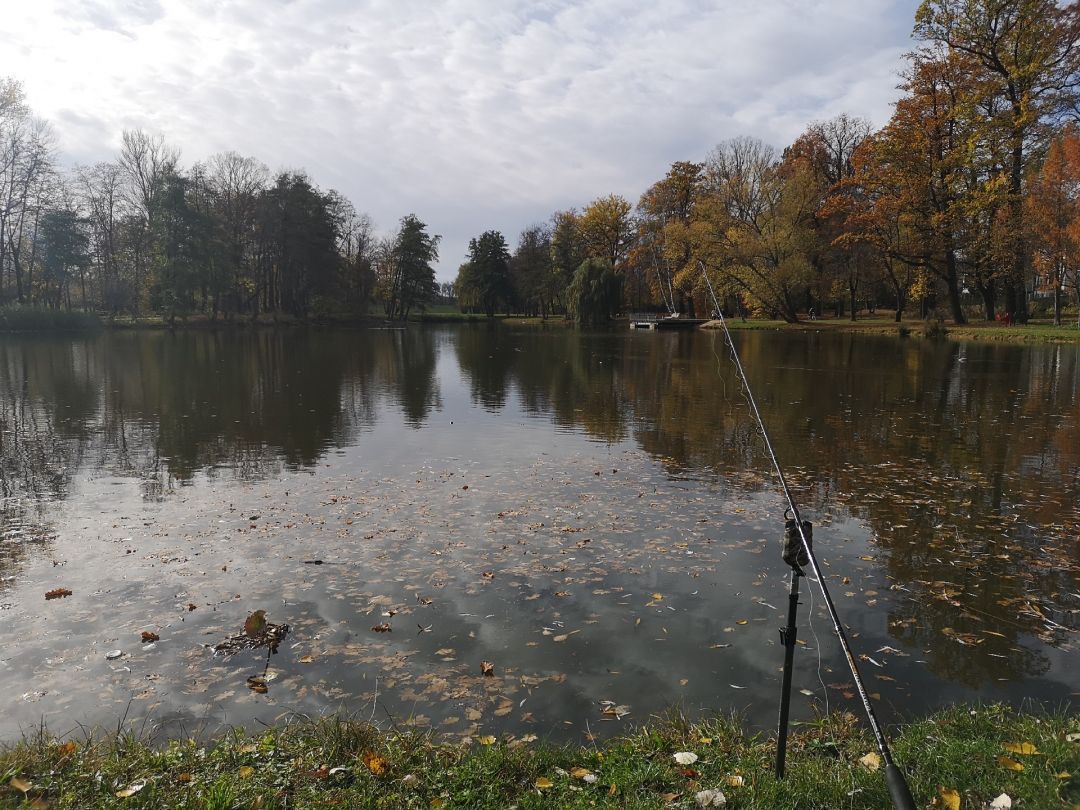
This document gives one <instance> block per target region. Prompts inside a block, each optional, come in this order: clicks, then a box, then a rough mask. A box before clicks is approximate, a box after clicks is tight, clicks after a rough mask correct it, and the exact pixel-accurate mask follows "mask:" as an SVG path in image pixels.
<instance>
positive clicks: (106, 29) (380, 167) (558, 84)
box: [0, 0, 917, 281]
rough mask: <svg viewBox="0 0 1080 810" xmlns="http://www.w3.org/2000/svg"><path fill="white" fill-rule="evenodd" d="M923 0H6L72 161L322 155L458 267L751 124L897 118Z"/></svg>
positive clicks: (9, 25) (10, 30) (330, 184)
mask: <svg viewBox="0 0 1080 810" xmlns="http://www.w3.org/2000/svg"><path fill="white" fill-rule="evenodd" d="M916 6H917V0H711V2H710V1H709V0H663V2H644V0H3V17H4V20H3V23H2V24H0V76H11V77H13V78H16V79H18V80H20V81H21V82H22V83H23V87H24V90H25V92H26V95H27V101H28V102H29V104H30V106H31V107H32V108H33V110H34V111H35V113H36V114H37V115H39V116H41V117H43V118H46V119H47V120H49V121H51V122H52V124H53V126H54V128H55V132H56V135H57V141H58V146H59V150H60V156H61V159H62V161H63V162H65V163H67V164H71V165H74V164H89V163H94V162H97V161H101V160H111V159H114V158H115V156H116V155H117V153H118V150H119V144H120V139H121V135H122V133H123V131H124V130H125V129H142V130H145V131H147V132H151V133H160V134H162V135H164V136H165V138H166V139H167V141H168V142H169V143H170V144H171V145H173V146H175V147H179V149H180V151H181V155H182V160H183V162H184V164H185V165H190V164H191V163H193V162H195V161H197V160H203V159H205V158H207V157H209V156H210V155H213V154H215V153H217V152H222V151H226V150H233V151H236V152H240V153H241V154H243V155H248V156H251V157H256V158H258V159H259V160H261V161H262V162H263V163H265V164H266V165H267V166H268V167H269V168H270V169H271V170H272V171H274V170H280V169H299V168H304V169H306V170H307V171H308V173H309V174H310V176H311V177H312V179H313V180H314V181H315V182H316V183H317V184H318V185H319V186H320V187H321V188H323V189H330V188H333V189H336V190H338V191H340V192H341V193H343V194H344V195H345V196H347V197H348V198H349V199H350V200H352V202H353V204H354V205H355V206H356V207H357V209H358V210H360V211H363V212H366V213H367V214H369V215H370V216H371V217H372V219H373V220H374V222H375V224H376V227H377V228H378V229H379V230H380V231H381V232H391V231H393V230H394V229H395V228H396V226H397V223H398V220H399V219H400V218H401V217H402V216H403V215H405V214H408V213H415V214H416V215H417V216H419V217H420V218H421V219H422V220H423V221H424V222H426V223H427V224H428V229H429V232H431V233H437V234H440V235H442V237H443V241H442V247H441V256H440V262H439V266H438V268H437V269H438V276H439V279H440V280H442V281H450V280H453V277H454V275H455V274H456V272H457V267H458V265H459V264H460V263H461V262H462V261H463V260H464V259H465V255H466V251H467V246H468V240H469V239H470V238H471V237H474V236H477V235H479V234H480V233H482V232H483V231H486V230H489V229H492V228H494V229H498V230H500V231H502V232H503V234H504V235H505V236H506V238H507V241H508V242H509V243H510V246H511V248H513V247H514V245H516V243H517V239H518V235H519V234H520V232H521V231H522V230H523V229H524V228H525V227H527V226H529V225H531V224H535V223H539V222H543V221H545V220H547V219H548V218H549V217H550V215H551V213H552V212H553V211H556V210H560V209H565V208H569V207H571V206H573V207H577V208H578V209H580V208H582V207H584V206H585V205H587V204H588V203H589V202H590V201H591V200H593V199H596V198H597V197H601V196H604V195H607V194H611V193H616V194H621V195H623V196H624V197H626V198H627V199H629V200H630V201H631V202H635V203H636V202H637V200H638V198H639V197H640V195H641V193H642V192H643V191H645V189H647V188H648V187H649V186H650V185H651V184H652V183H654V182H655V181H656V180H658V179H660V178H662V177H663V176H664V174H665V172H666V170H667V168H668V167H669V166H670V165H671V163H673V162H674V161H676V160H703V159H704V158H705V157H706V156H707V155H708V153H709V151H710V150H712V149H713V148H714V147H715V146H716V145H717V144H718V143H720V142H721V141H724V140H726V139H728V138H732V137H736V136H740V135H750V136H754V137H757V138H760V139H762V140H764V141H766V142H768V143H771V144H772V145H774V146H776V147H778V148H782V147H784V146H785V145H787V144H789V143H790V142H791V141H793V140H794V139H795V138H796V137H797V136H798V135H799V134H800V133H801V132H802V131H803V130H804V129H805V128H806V126H807V125H808V124H810V123H811V122H813V121H818V120H824V119H827V118H830V117H832V116H834V115H837V114H839V113H842V112H847V113H849V114H852V115H858V116H862V117H864V118H867V119H869V120H870V122H871V123H872V124H873V125H874V126H875V127H877V126H881V125H882V124H884V123H885V121H886V120H887V119H888V116H889V114H890V110H891V105H892V103H893V102H894V101H895V100H896V98H897V97H898V91H897V90H896V85H897V83H898V81H899V78H898V71H899V70H900V69H901V67H902V65H903V55H904V53H906V52H907V51H909V50H910V49H911V48H912V41H911V38H910V35H911V29H912V25H913V20H914V15H915V9H916Z"/></svg>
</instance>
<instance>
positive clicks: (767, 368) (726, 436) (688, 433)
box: [458, 332, 1080, 684]
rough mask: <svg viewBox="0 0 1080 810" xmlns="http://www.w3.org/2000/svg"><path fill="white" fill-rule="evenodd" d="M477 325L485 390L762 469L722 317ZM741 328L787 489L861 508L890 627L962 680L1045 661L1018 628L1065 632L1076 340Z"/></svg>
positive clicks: (473, 370)
mask: <svg viewBox="0 0 1080 810" xmlns="http://www.w3.org/2000/svg"><path fill="white" fill-rule="evenodd" d="M484 338H485V335H484V333H471V334H468V335H465V334H463V335H462V336H461V338H460V339H459V343H458V359H459V362H460V363H461V365H462V369H463V371H464V373H465V375H466V376H467V377H468V378H469V379H470V383H471V387H472V391H473V396H474V399H476V400H477V401H478V402H480V403H482V404H483V405H485V406H487V407H498V406H499V405H501V404H502V403H503V402H504V401H505V398H506V391H507V390H508V389H510V388H511V387H517V389H518V391H519V392H520V398H521V401H522V404H523V406H524V407H525V409H526V410H528V411H531V412H535V413H549V414H551V415H552V416H553V418H554V419H555V420H556V422H557V423H559V424H563V425H574V426H578V427H580V428H582V429H584V430H585V431H587V432H588V433H590V434H591V435H594V436H596V437H597V438H600V439H604V440H608V441H611V440H616V439H619V438H622V437H624V436H626V435H632V436H633V438H634V439H635V441H636V442H637V443H638V444H639V445H640V446H641V447H642V448H643V449H645V450H647V451H648V452H650V453H651V454H653V455H654V456H655V457H657V458H658V459H660V460H661V461H662V462H663V463H664V464H665V465H666V466H668V468H669V470H670V471H671V472H672V474H674V475H681V474H684V473H685V472H686V471H688V470H695V471H698V472H700V471H701V470H703V469H711V470H714V471H716V472H717V473H718V474H719V476H720V478H721V479H730V480H731V481H737V482H738V484H739V485H740V486H751V487H760V486H763V485H764V482H765V481H766V480H767V478H768V469H767V467H766V466H765V459H764V455H763V453H762V446H761V442H760V440H759V439H758V437H757V435H756V432H755V430H754V426H753V425H752V423H751V422H750V420H749V416H748V409H747V403H746V401H745V399H744V397H743V393H742V390H741V387H740V385H739V383H738V380H737V379H736V377H735V374H734V370H733V367H732V365H731V364H730V362H729V360H728V357H727V354H726V352H725V351H724V348H723V345H722V344H721V343H720V340H719V336H717V335H713V336H708V335H700V334H697V335H694V334H666V335H665V334H650V335H635V334H631V335H625V334H623V335H618V334H608V335H603V336H583V335H581V334H579V333H573V332H562V333H556V334H552V333H547V332H545V333H539V334H537V333H524V334H521V333H519V334H514V335H510V334H507V333H502V334H500V336H499V346H498V348H497V349H496V350H494V351H493V350H492V349H491V348H490V346H489V344H487V343H486V342H485V339H484ZM736 340H737V341H738V343H739V348H740V353H741V355H742V358H743V362H744V364H745V366H746V368H747V370H748V374H749V377H750V380H751V385H752V386H753V389H754V392H755V395H756V398H757V401H758V405H759V407H760V409H761V411H762V414H763V416H764V418H765V420H766V422H767V423H768V425H769V427H770V432H771V435H772V438H773V441H774V444H775V445H776V447H777V449H778V451H779V452H780V454H781V456H782V458H783V459H784V460H785V461H786V463H787V464H788V466H789V469H790V470H791V473H792V480H793V482H794V483H795V484H796V487H797V491H798V494H799V497H800V499H801V500H802V501H803V502H804V503H807V504H809V505H811V506H812V507H814V508H815V509H816V510H818V511H830V510H835V509H841V510H843V511H845V512H850V513H852V514H854V515H855V516H857V517H859V518H861V519H862V520H864V521H865V522H866V523H867V525H868V526H869V527H870V529H871V531H872V532H873V534H874V536H875V541H876V543H877V545H878V546H879V547H880V548H881V549H882V552H883V556H884V565H885V568H886V574H887V576H888V577H889V578H890V579H891V580H892V581H894V582H896V583H901V584H902V585H903V587H904V588H906V589H907V594H908V596H907V597H905V598H903V599H900V600H899V601H895V602H894V604H895V605H896V607H895V608H894V609H893V612H892V615H890V627H891V632H893V634H894V635H895V636H896V638H898V639H899V640H901V641H903V642H905V643H907V644H910V645H912V646H914V647H919V648H922V649H923V650H924V652H923V653H922V656H923V657H925V658H926V660H928V662H929V664H930V666H931V667H932V668H933V669H934V670H935V671H937V672H939V673H941V674H942V675H945V676H946V677H948V678H949V679H951V680H956V681H960V682H964V683H968V684H974V683H977V682H981V681H985V680H987V679H1001V678H1003V679H1018V678H1021V677H1023V676H1024V675H1026V674H1032V673H1037V672H1042V671H1044V670H1045V669H1046V668H1047V666H1048V664H1047V662H1046V660H1045V658H1044V657H1043V656H1042V655H1040V654H1039V653H1038V652H1035V651H1033V650H1032V649H1029V648H1027V647H1024V646H1023V642H1024V640H1025V639H1027V638H1030V636H1037V637H1039V638H1041V639H1043V640H1044V641H1047V642H1048V643H1051V644H1060V643H1063V642H1065V636H1064V633H1065V632H1066V631H1065V630H1064V629H1063V628H1070V629H1075V628H1076V625H1077V619H1076V617H1077V615H1078V612H1077V610H1076V608H1077V605H1076V604H1074V602H1075V601H1076V597H1075V596H1072V595H1070V594H1071V590H1075V589H1074V588H1072V587H1071V585H1070V583H1071V581H1072V577H1073V576H1074V575H1075V571H1076V565H1075V545H1074V544H1075V539H1074V538H1072V537H1070V536H1068V535H1067V532H1066V529H1065V527H1068V526H1076V525H1080V506H1078V501H1080V497H1078V494H1080V486H1078V483H1080V482H1078V477H1080V422H1078V419H1077V414H1076V410H1075V402H1076V401H1077V395H1078V394H1080V390H1078V386H1080V382H1078V381H1080V367H1078V366H1080V352H1078V351H1077V349H1076V348H1075V347H1060V346H1058V347H1055V346H1050V347H1033V348H1019V347H1012V346H993V345H959V344H952V343H948V344H945V343H930V342H925V341H912V342H898V341H895V340H875V339H872V338H866V337H854V336H819V335H788V334H761V333H743V334H739V335H737V336H736ZM492 357H496V358H498V362H496V363H495V364H494V365H487V366H485V363H486V362H487V361H488V360H490V359H491V358H492ZM747 470H750V471H752V472H754V473H756V475H749V476H748V475H747V474H746V473H747ZM900 593H903V591H901V592H900ZM988 631H989V632H988Z"/></svg>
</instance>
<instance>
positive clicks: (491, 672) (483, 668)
mask: <svg viewBox="0 0 1080 810" xmlns="http://www.w3.org/2000/svg"><path fill="white" fill-rule="evenodd" d="M480 673H481V674H482V675H485V676H486V677H488V678H493V677H494V676H495V665H494V664H493V663H491V662H490V661H481V662H480Z"/></svg>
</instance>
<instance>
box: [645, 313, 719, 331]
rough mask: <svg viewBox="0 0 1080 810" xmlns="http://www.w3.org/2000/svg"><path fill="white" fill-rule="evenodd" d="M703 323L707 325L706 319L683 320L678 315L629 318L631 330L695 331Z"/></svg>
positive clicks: (651, 315) (648, 315)
mask: <svg viewBox="0 0 1080 810" xmlns="http://www.w3.org/2000/svg"><path fill="white" fill-rule="evenodd" d="M703 323H708V321H707V319H705V318H683V317H680V316H678V315H661V314H659V313H647V314H644V315H642V314H637V315H631V316H630V328H631V329H696V328H697V327H699V326H701V325H702V324H703Z"/></svg>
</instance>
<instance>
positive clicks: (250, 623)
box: [244, 610, 266, 636]
mask: <svg viewBox="0 0 1080 810" xmlns="http://www.w3.org/2000/svg"><path fill="white" fill-rule="evenodd" d="M264 630H266V611H265V610H256V611H255V612H254V613H252V614H251V615H250V616H248V617H247V618H246V619H245V620H244V633H245V634H247V635H249V636H257V635H259V634H260V633H262V632H263V631H264Z"/></svg>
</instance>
